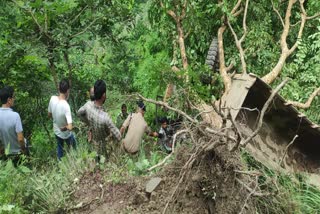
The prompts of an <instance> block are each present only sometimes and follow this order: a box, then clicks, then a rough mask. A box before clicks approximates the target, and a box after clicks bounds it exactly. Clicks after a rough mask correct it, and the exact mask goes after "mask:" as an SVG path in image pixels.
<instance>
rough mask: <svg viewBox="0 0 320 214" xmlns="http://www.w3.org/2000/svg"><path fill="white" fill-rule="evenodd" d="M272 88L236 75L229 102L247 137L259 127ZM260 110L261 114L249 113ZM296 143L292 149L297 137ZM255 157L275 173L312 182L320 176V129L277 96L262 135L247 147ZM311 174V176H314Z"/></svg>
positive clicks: (261, 82) (229, 106) (228, 104)
mask: <svg viewBox="0 0 320 214" xmlns="http://www.w3.org/2000/svg"><path fill="white" fill-rule="evenodd" d="M271 93H272V88H271V87H270V86H269V85H268V84H266V83H265V82H263V81H262V80H261V79H260V78H258V77H256V76H254V75H247V74H242V75H235V77H234V78H233V82H232V86H231V90H230V92H229V93H228V95H227V97H226V101H225V107H227V108H230V113H231V116H232V117H233V118H234V119H235V120H236V121H237V122H238V123H240V124H241V125H242V127H241V129H242V132H243V134H244V135H245V136H249V135H250V134H251V133H252V132H253V131H254V130H255V129H256V126H257V119H258V118H259V115H260V111H261V109H262V108H263V106H264V104H265V102H266V101H267V99H268V98H269V97H270V95H271ZM248 109H257V111H248ZM296 135H298V137H297V138H296V139H295V141H294V142H293V143H292V144H291V145H290V146H289V143H291V142H292V140H293V138H294V137H295V136H296ZM246 149H247V150H248V151H249V152H250V154H251V155H253V156H254V157H255V158H256V159H257V160H259V161H260V162H262V163H263V164H265V165H266V166H268V167H271V168H273V169H275V170H279V169H284V170H287V171H290V172H302V173H307V174H309V175H312V176H309V177H310V180H311V183H313V184H316V185H317V186H320V182H318V183H317V182H314V181H315V180H316V179H311V178H314V177H319V173H320V128H319V125H317V124H315V123H313V122H311V121H310V120H309V119H308V118H307V117H306V116H305V115H304V114H302V113H301V112H299V111H298V110H297V109H296V108H294V107H293V106H291V105H288V104H287V103H286V100H285V99H284V98H283V97H281V96H280V95H279V94H276V96H275V97H274V99H273V101H272V103H271V105H270V106H269V108H268V110H267V112H266V114H265V116H264V120H263V125H262V128H261V130H260V132H259V134H258V135H257V136H256V137H254V138H253V140H252V142H251V143H250V144H249V145H248V146H247V148H246ZM280 163H281V166H280ZM310 173H311V174H310Z"/></svg>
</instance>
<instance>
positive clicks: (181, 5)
mask: <svg viewBox="0 0 320 214" xmlns="http://www.w3.org/2000/svg"><path fill="white" fill-rule="evenodd" d="M155 4H157V5H159V6H160V8H161V11H160V15H161V13H165V14H166V15H167V16H166V17H163V16H162V18H161V17H160V18H159V17H158V18H157V19H156V18H154V19H156V20H157V21H158V23H159V24H160V25H164V23H166V24H171V25H170V27H168V28H169V29H174V30H175V33H173V34H167V36H168V37H169V38H170V39H172V41H173V42H172V44H173V46H172V54H173V56H172V58H173V61H172V62H173V63H172V71H173V72H177V71H180V70H182V74H181V72H180V78H183V79H184V81H185V82H186V83H189V82H190V78H189V75H188V72H189V71H190V70H191V69H197V68H192V66H193V65H195V64H196V61H197V60H199V57H197V54H196V53H197V52H199V53H201V51H202V53H203V49H204V48H203V47H204V46H205V45H207V44H208V42H210V40H211V39H212V37H213V38H214V40H215V38H216V37H217V39H218V61H219V69H218V71H212V72H219V74H220V76H221V79H222V81H223V84H224V91H223V93H222V94H223V96H222V99H223V97H224V96H225V95H226V94H227V93H228V91H229V90H230V86H231V84H232V75H233V74H234V73H235V72H238V73H239V72H240V73H255V74H257V75H258V76H261V77H262V80H263V81H265V82H266V83H267V84H272V83H273V82H276V81H277V80H278V79H281V78H282V76H288V77H291V78H293V79H296V80H297V79H298V78H302V79H301V80H300V81H301V82H302V84H303V82H306V80H305V78H306V77H305V76H308V73H310V72H313V75H316V76H317V72H318V75H319V69H318V66H317V65H316V63H315V61H314V58H317V59H318V58H319V57H318V56H314V55H312V53H315V52H316V53H319V49H320V48H319V46H318V45H317V44H319V37H318V35H319V28H318V27H316V26H317V24H318V23H319V16H320V13H319V12H318V11H319V8H320V3H319V2H318V1H304V0H299V1H297V0H289V1H271V2H270V1H259V2H253V1H250V0H246V1H242V0H238V1H219V2H217V3H212V2H209V1H201V2H193V1H188V0H181V1H171V0H157V1H155ZM317 8H318V9H317ZM160 15H159V16H160ZM153 16H155V15H153ZM205 19H211V21H206V20H205ZM200 26H201V27H200ZM315 30H316V31H315ZM240 34H241V35H240ZM210 38H211V39H210ZM204 39H208V41H204ZM177 44H178V45H177ZM207 46H208V45H207ZM232 46H233V47H232ZM178 47H179V48H178ZM235 47H236V49H235ZM300 47H301V48H300ZM308 47H309V49H308ZM311 47H312V48H311ZM177 49H178V50H177ZM206 50H207V48H206ZM177 59H179V60H180V61H178V60H177ZM310 59H312V60H310ZM201 60H202V62H203V59H201ZM308 60H310V61H308ZM191 61H192V62H191ZM190 62H191V63H190ZM302 62H305V63H307V64H308V67H307V66H305V67H304V68H301V67H300V66H299V64H302ZM190 65H191V68H190ZM303 74H304V75H303ZM310 79H311V78H310ZM308 83H309V84H308V85H306V84H303V87H304V89H303V91H306V90H305V89H306V88H308V92H307V93H304V95H302V96H300V97H297V99H299V101H302V100H303V99H304V100H307V101H306V103H300V102H293V101H288V103H290V104H292V105H294V106H296V107H298V108H308V107H310V105H311V103H312V101H313V99H314V98H315V97H316V96H317V95H318V94H319V90H320V88H319V81H318V80H312V81H310V80H309V81H308ZM174 84H175V83H174V82H170V83H169V84H168V86H167V90H166V94H165V96H164V101H165V102H166V101H167V100H168V98H169V97H170V96H171V94H172V91H173V89H174ZM288 88H290V85H289V86H288ZM290 90H292V89H288V90H287V92H286V93H287V94H288V95H289V96H288V97H293V96H290V93H288V91H290ZM312 91H313V93H312ZM189 92H190V91H188V93H189ZM306 94H309V97H306ZM198 103H199V104H197V106H196V107H197V108H198V110H199V111H200V112H207V113H204V114H202V117H203V119H204V121H206V122H208V123H210V122H211V123H212V122H217V121H220V122H221V120H219V119H217V117H216V116H217V115H215V114H212V111H213V110H212V106H211V105H208V104H206V103H205V102H203V101H202V100H201V99H200V101H199V100H198ZM208 112H210V113H208ZM216 126H217V124H216ZM218 126H219V125H218Z"/></svg>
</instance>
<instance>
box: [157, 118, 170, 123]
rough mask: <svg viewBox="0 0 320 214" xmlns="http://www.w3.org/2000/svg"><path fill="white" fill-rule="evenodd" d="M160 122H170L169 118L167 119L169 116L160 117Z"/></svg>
mask: <svg viewBox="0 0 320 214" xmlns="http://www.w3.org/2000/svg"><path fill="white" fill-rule="evenodd" d="M159 122H160V123H161V124H163V123H168V119H167V117H162V118H160V120H159Z"/></svg>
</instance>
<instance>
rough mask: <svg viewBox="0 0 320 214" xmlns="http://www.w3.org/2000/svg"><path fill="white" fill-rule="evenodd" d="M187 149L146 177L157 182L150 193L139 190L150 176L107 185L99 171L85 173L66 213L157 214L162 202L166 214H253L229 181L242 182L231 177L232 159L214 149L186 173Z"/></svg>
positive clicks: (245, 194) (234, 166) (243, 191)
mask: <svg viewBox="0 0 320 214" xmlns="http://www.w3.org/2000/svg"><path fill="white" fill-rule="evenodd" d="M193 150H194V148H193V149H192V148H189V147H186V146H185V147H180V149H179V150H178V151H177V156H176V159H175V160H174V161H173V162H172V163H171V164H169V165H166V166H165V167H164V169H163V170H161V172H159V173H157V174H156V175H153V176H152V177H155V176H157V177H160V178H161V179H162V181H161V183H160V185H159V186H158V187H157V188H156V189H155V190H154V191H153V192H152V193H151V194H148V193H146V191H145V185H146V183H147V182H148V181H149V180H150V178H152V177H132V178H130V179H131V180H128V181H127V182H126V183H121V184H112V183H105V182H104V181H103V176H102V172H95V173H88V174H85V175H84V176H83V177H82V178H81V179H80V181H79V183H78V187H77V190H76V192H75V193H74V194H73V198H74V204H77V205H78V207H79V209H76V208H74V209H72V210H70V211H69V212H70V213H162V212H163V210H164V209H165V207H166V205H167V203H168V207H167V210H166V213H224V214H225V213H226V214H227V213H240V212H242V213H254V212H255V211H254V210H252V209H253V208H252V207H254V206H252V202H251V201H250V199H249V200H248V201H246V200H247V198H248V195H249V192H248V190H246V189H244V188H243V187H242V186H241V185H240V184H239V183H238V182H236V179H235V178H236V176H237V178H239V179H241V180H245V179H246V177H244V175H240V174H236V172H234V170H235V169H240V168H241V166H240V165H239V163H241V161H240V160H238V158H237V157H236V155H235V154H233V155H231V154H230V153H229V152H227V149H226V148H225V146H220V147H218V149H215V150H214V151H213V150H211V151H209V152H205V153H200V154H201V156H198V157H197V158H196V159H195V161H194V162H193V164H191V167H189V168H186V163H187V162H188V160H190V157H191V155H192V154H194V153H195V152H194V151H193ZM181 175H183V176H181ZM247 183H248V182H247ZM178 184H179V185H178ZM101 185H102V186H101ZM177 186H178V188H177ZM175 190H176V191H175ZM174 191H175V194H174V195H173V192H174ZM172 196H173V197H172Z"/></svg>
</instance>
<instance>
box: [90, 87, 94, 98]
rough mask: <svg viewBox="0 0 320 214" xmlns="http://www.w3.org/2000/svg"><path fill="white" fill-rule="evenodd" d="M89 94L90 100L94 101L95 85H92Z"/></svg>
mask: <svg viewBox="0 0 320 214" xmlns="http://www.w3.org/2000/svg"><path fill="white" fill-rule="evenodd" d="M89 96H90V100H91V101H94V87H91V88H90V89H89Z"/></svg>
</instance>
